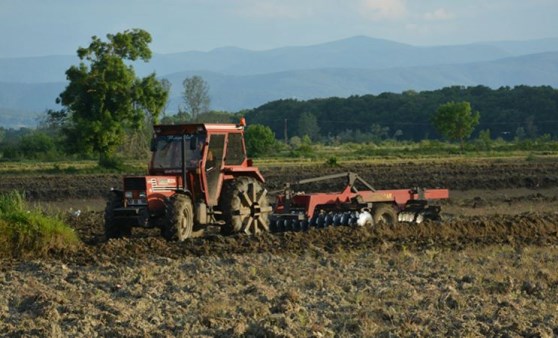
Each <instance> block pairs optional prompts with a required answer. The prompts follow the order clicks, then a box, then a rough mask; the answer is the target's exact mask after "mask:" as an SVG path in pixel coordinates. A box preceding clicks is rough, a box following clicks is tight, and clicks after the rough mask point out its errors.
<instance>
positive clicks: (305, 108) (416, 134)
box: [246, 86, 558, 142]
mask: <svg viewBox="0 0 558 338" xmlns="http://www.w3.org/2000/svg"><path fill="white" fill-rule="evenodd" d="M450 101H455V102H458V101H468V102H470V103H471V107H472V109H473V110H474V111H478V112H480V123H479V125H478V127H477V128H476V129H475V132H474V133H473V137H476V136H477V135H478V133H479V131H482V130H484V131H486V130H490V135H491V137H493V138H498V137H502V138H503V139H505V140H511V139H513V138H533V137H537V136H542V135H544V134H548V135H550V136H551V137H552V138H556V137H558V131H557V130H558V90H556V89H554V88H552V87H549V86H540V87H530V86H516V87H513V88H510V87H501V88H499V89H491V88H489V87H485V86H476V87H462V86H453V87H447V88H443V89H439V90H433V91H423V92H415V91H406V92H403V93H401V94H395V93H382V94H379V95H363V96H351V97H348V98H338V97H332V98H326V99H314V100H308V101H299V100H296V99H285V100H278V101H273V102H269V103H267V104H264V105H262V106H260V107H258V108H255V109H253V110H250V111H248V112H246V117H247V120H248V122H249V123H251V124H253V123H258V124H263V125H267V126H269V127H270V128H271V129H272V130H273V131H274V133H275V135H276V137H277V138H279V139H283V138H284V136H285V129H286V130H287V137H288V138H290V137H292V136H303V135H305V134H306V135H309V136H311V137H312V139H313V140H320V139H321V140H323V139H327V138H338V139H340V140H341V141H357V142H358V141H368V140H370V139H372V140H373V139H375V138H379V139H386V138H394V139H400V140H415V141H417V140H421V139H425V138H430V139H436V138H440V135H439V134H438V133H437V132H436V130H435V129H434V127H433V125H432V123H431V117H432V115H433V114H434V113H435V112H436V109H437V108H438V107H439V106H440V105H441V104H444V103H446V102H450Z"/></svg>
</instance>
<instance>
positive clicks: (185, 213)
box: [161, 194, 194, 242]
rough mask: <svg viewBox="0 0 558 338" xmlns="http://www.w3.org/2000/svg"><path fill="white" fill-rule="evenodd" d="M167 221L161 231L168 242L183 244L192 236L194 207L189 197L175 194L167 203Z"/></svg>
mask: <svg viewBox="0 0 558 338" xmlns="http://www.w3.org/2000/svg"><path fill="white" fill-rule="evenodd" d="M166 217H167V219H166V221H165V224H164V226H163V229H162V231H161V233H162V235H163V237H164V238H165V239H166V240H168V241H179V242H182V241H184V240H185V239H187V238H188V237H191V236H192V230H193V228H194V206H193V204H192V199H191V198H190V197H189V196H187V195H182V194H175V195H173V196H172V197H171V198H169V199H168V200H167V203H166Z"/></svg>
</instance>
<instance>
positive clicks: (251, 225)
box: [219, 176, 271, 235]
mask: <svg viewBox="0 0 558 338" xmlns="http://www.w3.org/2000/svg"><path fill="white" fill-rule="evenodd" d="M219 206H220V209H221V211H222V212H223V220H224V221H225V224H224V225H223V226H222V227H221V232H222V233H223V234H226V235H229V234H232V233H236V232H241V231H243V232H246V233H247V234H258V233H260V232H269V231H270V230H269V229H270V227H269V214H270V213H271V207H270V206H269V201H268V199H267V190H265V188H264V187H263V185H262V183H261V182H260V181H258V180H256V179H254V178H252V177H247V176H241V177H237V178H235V179H234V180H231V181H228V182H226V184H225V186H224V187H223V193H222V194H221V199H220V203H219Z"/></svg>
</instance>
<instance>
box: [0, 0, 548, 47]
mask: <svg viewBox="0 0 558 338" xmlns="http://www.w3.org/2000/svg"><path fill="white" fill-rule="evenodd" d="M557 17H558V0H466V1H465V0H463V1H461V0H459V1H458V0H157V1H155V0H95V1H91V0H89V1H84V0H0V33H1V34H0V57H19V56H43V55H59V54H67V55H73V54H75V51H76V49H77V48H78V47H79V46H86V45H88V44H89V42H90V39H91V36H93V35H97V36H102V37H104V36H105V35H106V34H107V33H116V32H120V31H123V30H125V29H128V28H143V29H145V30H147V31H148V32H150V33H151V35H152V36H153V43H152V44H151V49H152V50H153V51H154V52H156V53H172V52H182V51H190V50H198V51H208V50H211V49H214V48H218V47H224V46H235V47H241V48H246V49H252V50H264V49H271V48H277V47H284V46H293V45H309V44H317V43H322V42H328V41H333V40H338V39H343V38H347V37H351V36H356V35H366V36H370V37H375V38H383V39H389V40H394V41H398V42H403V43H408V44H412V45H452V44H464V43H472V42H481V41H494V40H527V39H538V38H547V37H558V19H557Z"/></svg>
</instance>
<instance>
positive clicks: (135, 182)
mask: <svg viewBox="0 0 558 338" xmlns="http://www.w3.org/2000/svg"><path fill="white" fill-rule="evenodd" d="M145 188H146V186H145V178H144V177H126V178H124V190H143V191H145Z"/></svg>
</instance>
